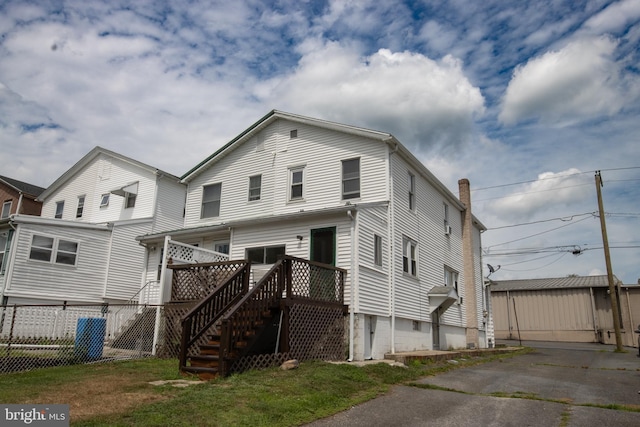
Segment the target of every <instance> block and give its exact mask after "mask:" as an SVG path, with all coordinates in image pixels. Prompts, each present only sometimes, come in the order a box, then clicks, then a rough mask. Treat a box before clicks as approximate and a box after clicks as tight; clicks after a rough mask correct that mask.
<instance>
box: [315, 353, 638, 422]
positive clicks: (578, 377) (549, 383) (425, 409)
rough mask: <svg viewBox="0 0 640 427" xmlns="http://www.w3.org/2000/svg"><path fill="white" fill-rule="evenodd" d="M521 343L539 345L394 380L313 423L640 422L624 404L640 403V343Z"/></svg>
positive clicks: (629, 405) (636, 405) (635, 406)
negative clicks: (619, 348)
mask: <svg viewBox="0 0 640 427" xmlns="http://www.w3.org/2000/svg"><path fill="white" fill-rule="evenodd" d="M509 344H516V345H517V344H518V343H517V342H515V343H514V342H510V343H509ZM523 345H526V346H528V347H533V348H534V349H535V350H534V351H533V352H532V353H529V354H526V355H522V356H516V357H512V358H506V359H502V360H501V361H495V362H489V363H485V364H481V365H478V366H473V367H469V368H461V369H457V370H453V371H450V372H447V373H444V374H440V375H437V376H433V377H426V378H424V379H422V380H419V381H416V383H415V385H409V386H396V387H394V388H393V389H392V391H391V392H390V393H388V394H387V395H385V396H382V397H380V398H377V399H374V400H372V401H369V402H366V403H364V404H362V405H358V406H356V407H354V408H352V409H350V410H348V411H345V412H342V413H339V414H337V415H335V416H333V417H330V418H326V419H323V420H320V421H317V422H315V423H312V424H310V425H311V426H314V427H320V426H345V425H348V426H367V427H373V426H429V425H438V426H475V427H477V426H519V427H520V426H567V427H569V426H576V427H578V426H580V427H582V426H634V427H637V426H640V412H631V411H627V410H623V408H622V406H625V407H627V408H635V409H636V410H638V411H640V358H639V357H637V354H638V350H637V349H633V348H628V349H627V350H628V352H627V353H615V352H614V351H613V350H614V349H615V348H614V347H613V346H605V345H601V344H582V343H543V342H533V341H531V342H523ZM425 386H431V387H443V388H446V389H447V390H451V391H445V390H439V389H425V388H421V387H425ZM609 405H617V406H615V407H612V409H608V408H607V407H608V406H609Z"/></svg>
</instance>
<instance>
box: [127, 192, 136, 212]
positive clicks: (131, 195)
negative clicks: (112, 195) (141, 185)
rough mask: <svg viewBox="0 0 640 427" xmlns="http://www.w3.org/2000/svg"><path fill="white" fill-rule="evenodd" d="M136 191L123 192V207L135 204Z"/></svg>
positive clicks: (130, 206)
mask: <svg viewBox="0 0 640 427" xmlns="http://www.w3.org/2000/svg"><path fill="white" fill-rule="evenodd" d="M137 197H138V195H137V194H136V193H124V208H125V209H130V208H133V207H135V206H136V198H137Z"/></svg>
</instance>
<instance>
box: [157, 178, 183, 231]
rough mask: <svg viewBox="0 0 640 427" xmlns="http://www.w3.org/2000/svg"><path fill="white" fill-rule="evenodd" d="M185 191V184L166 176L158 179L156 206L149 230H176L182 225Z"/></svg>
mask: <svg viewBox="0 0 640 427" xmlns="http://www.w3.org/2000/svg"><path fill="white" fill-rule="evenodd" d="M186 193H187V187H186V185H184V184H180V183H179V182H173V181H170V180H169V179H167V178H159V179H158V195H157V201H156V205H157V208H156V214H155V222H154V225H153V230H152V231H151V232H153V233H160V232H162V231H167V230H176V229H178V228H180V227H182V226H183V225H184V209H185V197H186Z"/></svg>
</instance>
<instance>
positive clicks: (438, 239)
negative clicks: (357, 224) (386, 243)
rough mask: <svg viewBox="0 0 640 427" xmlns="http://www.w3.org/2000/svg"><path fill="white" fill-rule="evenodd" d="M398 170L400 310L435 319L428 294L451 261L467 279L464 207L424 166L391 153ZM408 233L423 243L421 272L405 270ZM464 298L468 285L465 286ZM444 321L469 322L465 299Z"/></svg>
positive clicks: (399, 313) (408, 315) (396, 217)
mask: <svg viewBox="0 0 640 427" xmlns="http://www.w3.org/2000/svg"><path fill="white" fill-rule="evenodd" d="M391 164H392V174H393V204H392V208H393V209H394V212H393V216H394V220H395V227H394V230H395V235H394V245H395V247H396V248H397V249H398V250H397V251H396V252H395V254H396V257H395V260H394V262H395V263H396V271H397V273H398V274H397V277H396V286H395V299H396V305H395V310H396V315H397V316H399V317H405V318H409V319H414V320H423V321H430V319H431V317H430V315H429V298H428V293H429V291H430V290H431V289H432V288H433V287H434V286H441V285H443V284H444V283H443V282H444V268H445V266H447V267H449V268H451V269H453V270H455V271H457V272H458V273H459V280H458V282H459V284H462V283H464V274H463V264H462V222H461V213H460V211H459V210H458V209H457V208H456V207H455V206H454V205H453V204H451V203H450V202H449V201H447V198H446V197H445V196H444V195H443V194H442V193H440V192H439V191H438V190H437V189H436V188H435V187H433V185H431V184H430V183H429V182H428V181H427V180H426V179H425V178H424V177H423V176H421V175H420V174H419V172H418V171H416V170H414V169H412V168H411V167H410V166H409V165H408V164H407V162H405V161H404V160H403V159H402V158H400V157H399V156H392V157H391ZM409 172H411V173H412V174H413V175H414V176H415V195H416V196H415V197H416V208H415V210H414V211H411V210H409V184H408V174H409ZM445 203H447V205H448V206H449V224H450V225H451V227H452V233H451V235H450V236H445V233H444V204H445ZM403 236H406V237H408V238H410V239H412V240H414V241H416V242H417V244H418V277H417V278H414V277H410V276H408V275H406V274H403V271H402V239H403ZM459 294H460V296H463V297H464V287H463V286H459ZM441 323H442V324H447V325H452V326H463V325H464V304H462V305H458V304H454V305H453V306H451V307H450V308H449V309H448V310H447V311H446V312H445V313H444V315H443V316H442V317H441Z"/></svg>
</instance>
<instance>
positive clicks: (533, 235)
mask: <svg viewBox="0 0 640 427" xmlns="http://www.w3.org/2000/svg"><path fill="white" fill-rule="evenodd" d="M586 219H589V217H585V218H582V219H579V220H577V221H576V222H572V223H569V224H565V225H561V226H560V227H556V228H551V229H549V230H546V231H541V232H540V233H535V234H532V235H530V236H525V237H521V238H519V239H515V240H510V241H508V242H504V243H497V244H495V245H491V246H487V248H486V250H489V249H491V248H494V247H496V246H502V245H507V244H509V243H514V242H519V241H520V240H525V239H529V238H531V237H536V236H540V235H541V234H545V233H550V232H552V231H555V230H559V229H561V228H564V227H568V226H570V225H574V224H577V223H579V222H582V221H584V220H586Z"/></svg>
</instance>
